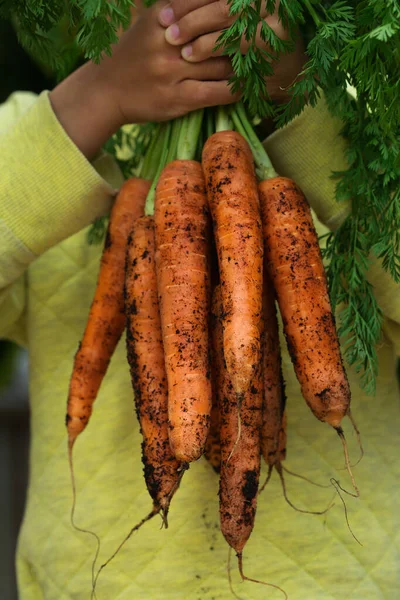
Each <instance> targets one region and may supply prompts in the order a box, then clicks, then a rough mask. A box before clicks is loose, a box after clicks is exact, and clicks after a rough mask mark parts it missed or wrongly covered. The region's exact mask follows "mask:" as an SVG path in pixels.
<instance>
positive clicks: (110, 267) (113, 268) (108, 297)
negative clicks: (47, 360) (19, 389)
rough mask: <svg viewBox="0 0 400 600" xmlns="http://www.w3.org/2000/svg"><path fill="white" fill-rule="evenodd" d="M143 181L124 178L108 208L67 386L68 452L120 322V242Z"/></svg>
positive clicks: (142, 196)
mask: <svg viewBox="0 0 400 600" xmlns="http://www.w3.org/2000/svg"><path fill="white" fill-rule="evenodd" d="M149 187H150V182H149V181H147V180H145V179H129V180H128V181H126V182H125V183H124V184H123V186H122V187H121V190H120V192H119V194H118V196H117V199H116V200H115V203H114V205H113V208H112V210H111V215H110V222H109V225H108V230H107V235H106V240H105V244H104V250H103V254H102V257H101V264H100V272H99V277H98V281H97V287H96V291H95V294H94V298H93V302H92V305H91V308H90V312H89V317H88V320H87V325H86V329H85V332H84V334H83V338H82V341H81V343H80V344H79V348H78V351H77V353H76V355H75V359H74V366H73V372H72V377H71V381H70V386H69V395H68V404H67V415H66V425H67V431H68V448H69V452H70V453H71V451H72V447H73V444H74V442H75V440H76V438H77V436H78V435H79V434H80V433H81V432H82V431H83V430H84V429H85V427H86V425H87V423H88V421H89V418H90V415H91V414H92V408H93V402H94V401H95V399H96V397H97V393H98V390H99V388H100V385H101V382H102V381H103V378H104V375H105V374H106V371H107V368H108V365H109V362H110V360H111V357H112V355H113V352H114V350H115V347H116V345H117V343H118V341H119V339H120V337H121V335H122V332H123V330H124V328H125V314H124V296H123V288H124V265H125V252H126V244H127V239H128V235H129V232H130V230H131V228H132V224H133V222H134V221H135V219H137V218H139V217H140V216H141V215H142V214H143V209H144V203H145V200H146V195H147V192H148V190H149Z"/></svg>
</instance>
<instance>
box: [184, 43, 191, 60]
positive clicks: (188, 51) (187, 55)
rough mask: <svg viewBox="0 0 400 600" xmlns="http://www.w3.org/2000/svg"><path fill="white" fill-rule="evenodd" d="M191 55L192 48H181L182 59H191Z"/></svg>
mask: <svg viewBox="0 0 400 600" xmlns="http://www.w3.org/2000/svg"><path fill="white" fill-rule="evenodd" d="M192 54H193V47H192V46H185V47H184V48H182V56H183V58H186V59H188V58H191V56H192Z"/></svg>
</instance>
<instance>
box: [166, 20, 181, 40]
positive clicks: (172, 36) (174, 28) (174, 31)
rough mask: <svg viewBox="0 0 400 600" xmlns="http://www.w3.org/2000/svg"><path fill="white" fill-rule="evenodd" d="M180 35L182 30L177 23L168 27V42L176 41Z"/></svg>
mask: <svg viewBox="0 0 400 600" xmlns="http://www.w3.org/2000/svg"><path fill="white" fill-rule="evenodd" d="M179 35H180V31H179V27H178V25H177V24H176V23H174V24H173V25H171V26H170V27H168V29H167V30H166V32H165V37H166V40H167V42H175V41H176V40H177V39H178V38H179Z"/></svg>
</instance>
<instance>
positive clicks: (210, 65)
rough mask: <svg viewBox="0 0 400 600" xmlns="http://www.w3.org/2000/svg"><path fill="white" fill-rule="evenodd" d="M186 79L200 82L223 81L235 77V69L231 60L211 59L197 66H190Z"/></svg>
mask: <svg viewBox="0 0 400 600" xmlns="http://www.w3.org/2000/svg"><path fill="white" fill-rule="evenodd" d="M190 67H191V68H190V70H188V71H187V73H185V79H193V80H198V81H221V80H224V81H225V80H227V79H229V78H230V77H232V76H233V68H232V64H231V61H230V60H229V58H209V59H208V60H205V61H203V62H200V63H198V64H196V65H190Z"/></svg>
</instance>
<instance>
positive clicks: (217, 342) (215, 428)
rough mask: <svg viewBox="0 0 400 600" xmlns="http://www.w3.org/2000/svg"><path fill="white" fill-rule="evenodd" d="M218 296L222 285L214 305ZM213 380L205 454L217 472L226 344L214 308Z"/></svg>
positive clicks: (217, 290)
mask: <svg viewBox="0 0 400 600" xmlns="http://www.w3.org/2000/svg"><path fill="white" fill-rule="evenodd" d="M216 296H217V297H218V301H220V298H221V290H220V286H217V287H215V288H214V293H213V301H212V306H213V307H214V306H215V304H216V302H217V300H215V297H216ZM210 338H211V382H212V390H213V397H212V408H211V422H210V431H209V432H208V437H207V441H206V447H205V450H204V456H205V458H206V459H207V460H208V462H209V463H210V465H211V466H212V468H213V469H214V471H215V472H216V473H219V472H220V470H221V440H220V435H219V429H220V416H219V403H218V370H219V369H220V368H221V361H222V362H223V360H224V354H223V352H224V346H223V334H222V327H221V325H220V320H219V317H218V315H216V314H215V312H214V310H212V311H211V335H210Z"/></svg>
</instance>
